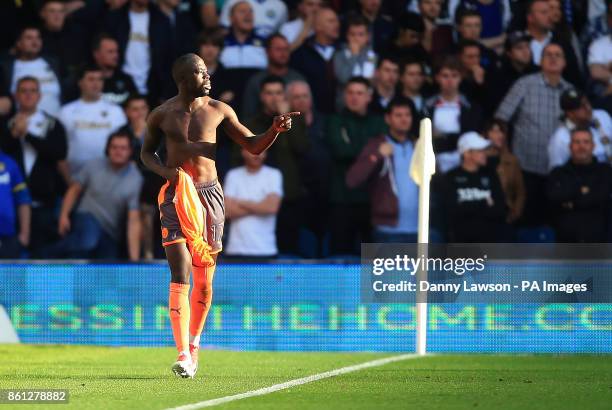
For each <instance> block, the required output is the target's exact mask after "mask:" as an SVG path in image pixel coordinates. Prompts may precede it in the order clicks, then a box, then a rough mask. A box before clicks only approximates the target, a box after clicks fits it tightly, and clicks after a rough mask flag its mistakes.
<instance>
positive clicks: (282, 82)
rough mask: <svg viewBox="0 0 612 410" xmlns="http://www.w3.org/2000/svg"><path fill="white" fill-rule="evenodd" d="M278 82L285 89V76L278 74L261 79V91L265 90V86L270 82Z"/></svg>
mask: <svg viewBox="0 0 612 410" xmlns="http://www.w3.org/2000/svg"><path fill="white" fill-rule="evenodd" d="M277 83H278V84H280V85H282V86H283V89H284V88H285V80H283V77H280V76H278V75H268V76H266V77H265V78H264V79H263V80H261V83H260V84H259V91H260V92H261V91H263V89H264V87H265V86H266V85H268V84H277Z"/></svg>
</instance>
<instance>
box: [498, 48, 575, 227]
mask: <svg viewBox="0 0 612 410" xmlns="http://www.w3.org/2000/svg"><path fill="white" fill-rule="evenodd" d="M564 67H565V57H564V53H563V48H561V46H560V45H558V44H556V43H550V44H548V45H547V46H546V47H544V51H543V52H542V72H540V73H534V74H530V75H526V76H524V77H522V78H520V79H519V80H517V81H516V82H515V83H514V85H513V86H512V88H510V91H509V92H508V94H507V95H506V97H505V98H504V99H503V101H502V102H501V104H500V105H499V108H498V109H497V111H496V113H495V117H496V118H499V119H500V120H502V121H505V122H506V123H508V122H509V121H510V119H514V120H513V131H514V136H513V141H512V152H513V153H514V155H516V157H517V158H518V160H519V163H520V164H521V169H522V170H523V176H524V178H525V190H526V192H527V200H526V203H525V213H524V219H525V220H524V222H525V224H527V225H532V226H533V225H541V224H542V223H543V222H545V221H546V219H547V217H546V216H547V210H546V206H545V202H546V201H545V198H544V192H545V189H544V188H545V185H546V177H545V175H546V173H547V172H548V154H547V145H548V139H549V138H550V136H551V135H552V134H553V132H554V131H555V128H556V127H557V124H558V121H559V117H560V115H561V107H560V106H559V99H560V97H561V94H562V93H563V92H564V91H565V90H567V89H569V88H571V86H570V84H569V83H568V82H566V81H565V80H564V79H563V78H562V77H561V73H562V72H563V68H564Z"/></svg>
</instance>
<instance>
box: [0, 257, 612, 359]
mask: <svg viewBox="0 0 612 410" xmlns="http://www.w3.org/2000/svg"><path fill="white" fill-rule="evenodd" d="M359 278H360V267H359V265H356V264H342V263H338V264H330V263H329V261H327V262H326V263H318V262H304V261H295V262H291V263H290V262H278V263H274V264H265V263H258V264H255V263H249V264H243V263H224V264H221V265H220V266H219V267H218V269H217V272H216V274H215V293H214V299H213V306H212V308H211V311H210V313H209V316H208V321H207V326H206V329H205V336H204V337H203V343H204V344H205V345H206V347H209V348H220V349H236V350H284V351H288V350H293V351H407V352H411V351H414V350H415V337H414V335H415V328H416V306H415V305H410V304H364V303H361V302H360V280H359ZM168 281H169V270H168V267H167V265H166V264H165V262H155V263H150V264H90V263H75V262H70V263H66V262H60V263H35V264H33V263H4V264H0V305H3V306H4V308H5V309H6V311H7V313H8V316H9V317H10V320H11V322H12V324H13V327H14V329H15V331H16V332H17V334H18V335H19V338H20V339H21V341H22V342H24V343H45V344H47V343H68V344H100V345H117V346H171V345H173V342H172V336H171V330H170V324H169V320H168V314H167V299H168V298H167V294H168ZM428 351H430V352H502V353H503V352H507V353H512V352H516V353H520V352H540V353H612V304H601V303H600V304H585V303H562V304H544V303H521V304H518V303H517V304H503V305H500V304H483V303H474V304H465V303H462V304H430V305H429V307H428Z"/></svg>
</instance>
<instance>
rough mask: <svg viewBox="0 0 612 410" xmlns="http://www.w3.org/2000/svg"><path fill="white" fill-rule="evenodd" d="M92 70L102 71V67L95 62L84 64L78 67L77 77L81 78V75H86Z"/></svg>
mask: <svg viewBox="0 0 612 410" xmlns="http://www.w3.org/2000/svg"><path fill="white" fill-rule="evenodd" d="M94 71H102V69H101V68H100V67H98V66H97V65H95V64H85V65H83V66H81V68H79V71H78V74H77V79H78V80H82V79H83V77H85V76H86V75H87V73H91V72H94Z"/></svg>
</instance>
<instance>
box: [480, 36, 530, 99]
mask: <svg viewBox="0 0 612 410" xmlns="http://www.w3.org/2000/svg"><path fill="white" fill-rule="evenodd" d="M530 41H531V36H530V35H529V34H527V33H526V32H524V31H513V32H510V33H508V35H507V36H506V41H505V43H504V54H503V56H502V58H501V64H500V66H499V69H498V70H496V71H494V72H493V73H492V74H493V75H492V76H490V77H489V79H490V81H488V82H487V83H488V84H487V87H486V88H487V90H490V92H489V93H488V94H489V96H490V97H491V101H490V106H491V107H497V106H498V105H499V103H500V102H501V100H502V99H503V98H504V96H505V95H506V94H507V93H508V90H509V89H510V87H512V84H514V82H515V81H516V80H518V79H519V78H520V77H522V76H524V75H525V74H531V73H535V72H536V71H537V70H538V67H536V65H535V64H533V61H532V57H531V48H530V47H529V42H530Z"/></svg>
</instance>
